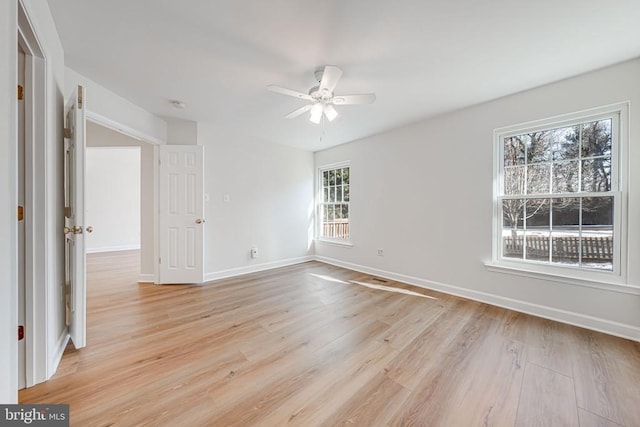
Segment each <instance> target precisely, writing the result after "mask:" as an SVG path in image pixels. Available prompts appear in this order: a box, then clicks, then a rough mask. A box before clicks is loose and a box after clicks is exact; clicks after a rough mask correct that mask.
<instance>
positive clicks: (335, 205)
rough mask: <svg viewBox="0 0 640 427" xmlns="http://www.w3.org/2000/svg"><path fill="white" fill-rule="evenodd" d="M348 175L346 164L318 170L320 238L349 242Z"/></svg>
mask: <svg viewBox="0 0 640 427" xmlns="http://www.w3.org/2000/svg"><path fill="white" fill-rule="evenodd" d="M349 174H350V168H349V164H348V163H341V164H339V165H332V166H327V167H323V168H320V170H319V174H318V175H319V178H320V182H319V186H318V187H319V189H320V194H319V199H320V203H319V217H320V221H319V222H320V230H319V235H320V238H324V239H330V240H336V241H348V240H349V191H350V186H349Z"/></svg>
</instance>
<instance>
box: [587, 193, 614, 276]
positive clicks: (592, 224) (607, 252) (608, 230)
mask: <svg viewBox="0 0 640 427" xmlns="http://www.w3.org/2000/svg"><path fill="white" fill-rule="evenodd" d="M613 243H614V242H613V197H585V198H584V199H582V265H583V266H584V267H588V268H598V269H603V270H610V271H611V270H613Z"/></svg>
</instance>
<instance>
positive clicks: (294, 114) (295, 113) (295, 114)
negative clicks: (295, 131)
mask: <svg viewBox="0 0 640 427" xmlns="http://www.w3.org/2000/svg"><path fill="white" fill-rule="evenodd" d="M310 109H311V104H307V105H305V106H304V107H300V108H298V109H297V110H294V111H292V112H290V113H289V114H287V115H286V116H284V118H285V119H293V118H294V117H298V116H299V115H300V114H303V113H306V112H307V111H309V110H310Z"/></svg>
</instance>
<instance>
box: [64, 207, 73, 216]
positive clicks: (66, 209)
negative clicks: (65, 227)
mask: <svg viewBox="0 0 640 427" xmlns="http://www.w3.org/2000/svg"><path fill="white" fill-rule="evenodd" d="M64 216H66V217H67V218H71V206H65V207H64Z"/></svg>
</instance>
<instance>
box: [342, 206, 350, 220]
mask: <svg viewBox="0 0 640 427" xmlns="http://www.w3.org/2000/svg"><path fill="white" fill-rule="evenodd" d="M342 218H345V219H349V205H346V204H344V205H342Z"/></svg>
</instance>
